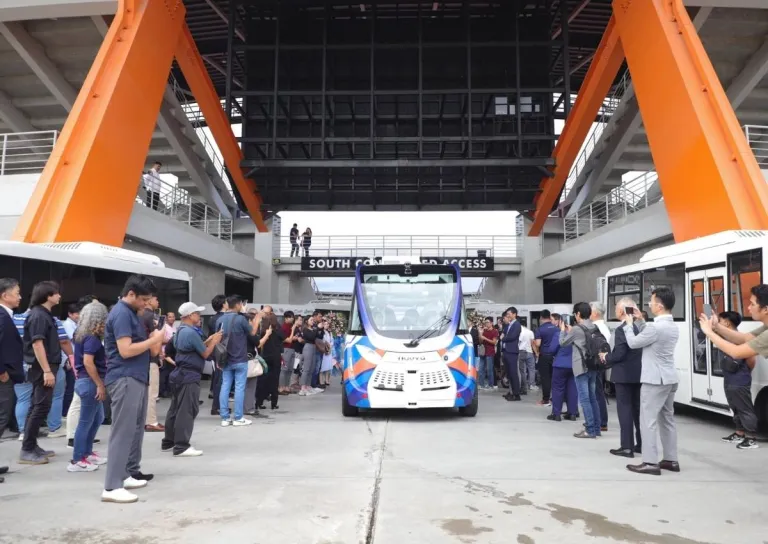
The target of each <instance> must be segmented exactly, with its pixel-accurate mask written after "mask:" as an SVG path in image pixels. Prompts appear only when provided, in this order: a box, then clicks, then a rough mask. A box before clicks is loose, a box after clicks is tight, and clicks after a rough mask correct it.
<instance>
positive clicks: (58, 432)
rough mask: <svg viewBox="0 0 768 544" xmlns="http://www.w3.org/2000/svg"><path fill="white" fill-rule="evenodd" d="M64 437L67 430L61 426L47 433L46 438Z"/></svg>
mask: <svg viewBox="0 0 768 544" xmlns="http://www.w3.org/2000/svg"><path fill="white" fill-rule="evenodd" d="M65 436H67V430H66V429H65V428H64V426H61V427H59V428H58V429H56V430H55V431H53V432H52V433H48V436H47V437H46V438H64V437H65Z"/></svg>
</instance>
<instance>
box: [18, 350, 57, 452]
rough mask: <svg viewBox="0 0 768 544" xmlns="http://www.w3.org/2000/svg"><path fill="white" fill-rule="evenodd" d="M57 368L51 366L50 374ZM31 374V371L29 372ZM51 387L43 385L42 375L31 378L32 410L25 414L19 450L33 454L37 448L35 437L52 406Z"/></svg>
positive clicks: (40, 373) (54, 373)
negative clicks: (25, 420)
mask: <svg viewBox="0 0 768 544" xmlns="http://www.w3.org/2000/svg"><path fill="white" fill-rule="evenodd" d="M58 370H59V369H58V367H57V366H54V365H51V372H53V375H54V376H55V375H56V372H58ZM30 374H32V370H30ZM53 389H54V388H53V387H45V385H43V373H42V371H40V372H39V375H36V376H34V378H32V408H31V409H30V410H29V414H27V422H26V423H25V424H24V442H22V443H21V449H22V450H23V451H26V452H33V451H35V449H36V448H37V435H38V434H39V432H40V427H42V426H43V424H44V423H45V422H46V419H47V418H48V412H50V411H51V404H53Z"/></svg>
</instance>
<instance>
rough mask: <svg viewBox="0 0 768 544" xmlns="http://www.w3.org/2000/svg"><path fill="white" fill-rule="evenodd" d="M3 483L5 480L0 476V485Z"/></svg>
mask: <svg viewBox="0 0 768 544" xmlns="http://www.w3.org/2000/svg"><path fill="white" fill-rule="evenodd" d="M4 481H5V478H3V477H2V476H0V484H1V483H3V482H4Z"/></svg>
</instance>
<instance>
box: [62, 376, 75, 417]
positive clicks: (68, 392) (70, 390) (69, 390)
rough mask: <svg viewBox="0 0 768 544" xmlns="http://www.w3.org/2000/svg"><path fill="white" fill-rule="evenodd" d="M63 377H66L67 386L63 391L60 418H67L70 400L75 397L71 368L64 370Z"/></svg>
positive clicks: (73, 377)
mask: <svg viewBox="0 0 768 544" xmlns="http://www.w3.org/2000/svg"><path fill="white" fill-rule="evenodd" d="M64 375H65V376H66V377H67V386H66V389H64V403H63V405H62V407H61V412H62V414H61V417H67V414H68V413H69V405H70V404H72V399H73V398H74V397H75V373H74V372H73V371H72V369H71V368H65V369H64Z"/></svg>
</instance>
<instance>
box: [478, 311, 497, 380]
mask: <svg viewBox="0 0 768 544" xmlns="http://www.w3.org/2000/svg"><path fill="white" fill-rule="evenodd" d="M479 336H480V341H481V342H482V348H483V355H482V356H481V358H480V362H481V364H480V376H479V377H478V382H479V384H480V388H481V389H494V388H495V385H496V382H495V381H494V377H495V376H494V368H493V359H494V357H495V356H496V345H497V344H498V343H499V331H497V330H496V328H495V327H494V326H493V318H492V317H486V318H485V319H484V320H483V323H482V328H481V329H480V330H479Z"/></svg>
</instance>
